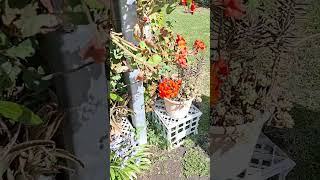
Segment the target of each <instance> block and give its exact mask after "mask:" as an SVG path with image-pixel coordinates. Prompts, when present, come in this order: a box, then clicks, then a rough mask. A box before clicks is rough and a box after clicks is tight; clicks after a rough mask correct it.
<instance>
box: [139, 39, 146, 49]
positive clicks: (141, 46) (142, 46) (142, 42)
mask: <svg viewBox="0 0 320 180" xmlns="http://www.w3.org/2000/svg"><path fill="white" fill-rule="evenodd" d="M139 46H140V48H141V49H143V50H145V49H147V48H148V46H147V44H146V42H144V41H140V43H139Z"/></svg>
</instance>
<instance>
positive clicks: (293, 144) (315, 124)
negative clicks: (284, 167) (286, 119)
mask: <svg viewBox="0 0 320 180" xmlns="http://www.w3.org/2000/svg"><path fill="white" fill-rule="evenodd" d="M292 116H293V118H294V120H295V126H294V128H292V129H277V128H272V127H266V128H265V129H264V132H265V134H266V135H267V136H268V137H269V138H270V139H271V140H272V141H273V142H274V143H276V144H277V145H278V146H279V147H280V148H281V149H282V150H284V151H285V152H286V153H287V154H288V156H289V157H290V158H291V159H292V160H294V161H295V162H296V166H295V168H294V169H293V170H292V171H291V172H290V173H289V174H288V177H287V179H293V180H305V179H306V177H307V179H308V180H319V179H320V154H319V152H320V141H319V136H320V110H319V111H311V110H308V109H307V108H305V107H303V106H299V105H296V106H295V107H294V108H293V110H292Z"/></svg>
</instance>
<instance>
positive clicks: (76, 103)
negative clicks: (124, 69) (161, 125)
mask: <svg viewBox="0 0 320 180" xmlns="http://www.w3.org/2000/svg"><path fill="white" fill-rule="evenodd" d="M94 35H95V33H94V31H93V30H92V28H90V27H89V26H88V25H83V26H76V29H75V31H74V32H72V33H65V32H53V33H49V34H47V35H46V36H45V38H44V39H43V40H42V41H41V50H42V51H43V55H44V56H45V58H46V59H47V60H48V63H49V66H50V69H51V70H52V72H65V71H68V70H70V69H74V68H76V67H79V66H80V65H83V64H84V63H86V62H87V61H85V60H83V59H81V58H80V56H79V50H80V49H81V48H82V47H84V46H85V45H86V44H87V43H88V42H89V40H91V38H93V36H94ZM54 84H55V87H56V91H57V95H58V98H59V100H60V102H61V104H62V106H63V108H64V109H65V111H66V112H67V117H66V119H65V120H64V124H63V125H62V128H63V141H64V144H65V149H66V150H68V151H70V152H73V153H74V155H75V156H77V157H78V158H79V159H80V160H82V161H83V163H84V164H85V168H82V167H79V166H76V167H75V170H76V172H75V173H74V174H71V175H70V176H69V177H68V178H67V179H68V180H93V179H103V180H106V179H108V178H107V177H109V174H110V172H109V171H108V166H107V163H108V161H109V159H108V155H107V148H106V147H103V143H102V141H101V140H102V139H103V138H104V137H105V136H106V135H107V134H108V127H109V121H108V116H109V115H108V112H107V108H109V107H108V105H107V99H106V93H107V85H106V84H107V81H106V73H105V67H104V65H103V64H92V65H90V66H88V67H86V68H83V69H81V70H79V71H76V72H74V73H70V74H67V75H65V76H60V77H57V78H56V79H54Z"/></svg>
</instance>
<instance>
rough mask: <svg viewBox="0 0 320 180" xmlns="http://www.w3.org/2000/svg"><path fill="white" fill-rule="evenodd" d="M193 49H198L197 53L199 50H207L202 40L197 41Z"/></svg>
mask: <svg viewBox="0 0 320 180" xmlns="http://www.w3.org/2000/svg"><path fill="white" fill-rule="evenodd" d="M193 47H194V48H195V49H196V51H198V50H204V49H205V48H206V45H205V44H204V42H202V41H201V40H198V39H197V40H196V41H195V42H194V43H193Z"/></svg>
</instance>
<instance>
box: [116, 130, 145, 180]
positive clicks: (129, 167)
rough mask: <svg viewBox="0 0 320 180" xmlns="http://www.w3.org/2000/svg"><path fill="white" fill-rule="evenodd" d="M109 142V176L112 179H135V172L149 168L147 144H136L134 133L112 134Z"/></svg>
mask: <svg viewBox="0 0 320 180" xmlns="http://www.w3.org/2000/svg"><path fill="white" fill-rule="evenodd" d="M111 138H112V143H110V147H111V152H110V177H111V179H112V180H122V179H137V174H139V173H141V172H142V171H143V170H147V169H149V167H150V165H151V161H150V160H149V159H148V156H149V155H150V153H149V146H146V145H137V142H136V141H135V139H134V134H133V133H131V134H130V135H128V136H121V135H114V136H112V137H111Z"/></svg>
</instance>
